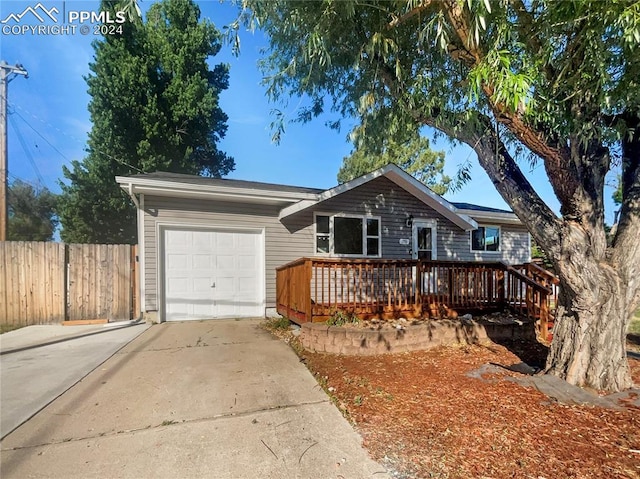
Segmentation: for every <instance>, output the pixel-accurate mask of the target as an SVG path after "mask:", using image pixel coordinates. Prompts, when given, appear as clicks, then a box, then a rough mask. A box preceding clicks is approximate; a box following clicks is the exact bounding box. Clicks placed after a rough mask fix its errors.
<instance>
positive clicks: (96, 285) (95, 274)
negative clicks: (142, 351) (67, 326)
mask: <svg viewBox="0 0 640 479" xmlns="http://www.w3.org/2000/svg"><path fill="white" fill-rule="evenodd" d="M135 261H136V256H135V250H134V249H133V248H132V247H131V246H130V245H78V244H71V245H65V244H63V243H43V242H24V241H5V242H0V324H12V325H22V326H26V325H30V324H52V323H61V322H62V321H64V320H65V319H68V320H78V319H108V320H110V321H115V320H125V319H130V318H131V317H132V316H137V315H138V313H137V309H136V307H134V303H136V302H137V301H138V298H137V286H138V282H137V278H136V274H137V268H136V264H135Z"/></svg>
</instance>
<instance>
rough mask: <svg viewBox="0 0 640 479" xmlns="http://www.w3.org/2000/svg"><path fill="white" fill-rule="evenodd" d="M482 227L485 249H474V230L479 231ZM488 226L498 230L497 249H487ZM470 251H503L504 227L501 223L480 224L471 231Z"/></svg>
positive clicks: (493, 252)
mask: <svg viewBox="0 0 640 479" xmlns="http://www.w3.org/2000/svg"><path fill="white" fill-rule="evenodd" d="M480 228H483V229H484V230H485V231H484V237H483V245H484V249H473V232H474V231H478V230H479V229H480ZM487 228H494V229H496V230H498V249H497V250H495V251H494V250H488V249H487V231H486V229H487ZM469 251H470V252H471V253H487V254H500V253H502V227H501V226H500V225H492V224H478V228H476V229H475V230H471V231H469Z"/></svg>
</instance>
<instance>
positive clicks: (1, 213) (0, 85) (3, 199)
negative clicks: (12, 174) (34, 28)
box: [0, 60, 29, 241]
mask: <svg viewBox="0 0 640 479" xmlns="http://www.w3.org/2000/svg"><path fill="white" fill-rule="evenodd" d="M18 75H22V76H24V77H25V78H29V73H28V72H27V70H25V68H24V67H23V66H22V65H20V64H19V63H18V64H16V65H9V64H8V63H7V62H5V61H4V60H2V61H0V241H6V240H7V223H8V221H9V212H8V208H7V188H8V186H7V176H8V175H7V171H8V167H7V151H8V150H7V103H8V101H7V85H8V84H9V82H10V81H11V80H13V79H14V78H15V77H16V76H18Z"/></svg>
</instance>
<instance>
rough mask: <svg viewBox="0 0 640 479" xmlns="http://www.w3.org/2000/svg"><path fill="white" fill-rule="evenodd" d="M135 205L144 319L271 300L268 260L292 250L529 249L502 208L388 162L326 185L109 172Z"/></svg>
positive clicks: (238, 311)
mask: <svg viewBox="0 0 640 479" xmlns="http://www.w3.org/2000/svg"><path fill="white" fill-rule="evenodd" d="M116 180H117V182H118V183H119V184H120V186H121V187H122V188H123V189H124V190H125V191H126V192H127V193H128V194H129V195H130V196H131V198H132V200H133V201H134V203H135V204H136V206H137V208H138V237H139V261H140V263H141V264H140V271H141V309H142V313H143V315H144V316H145V317H146V318H148V319H150V320H157V321H170V320H185V319H202V318H223V317H252V316H253V317H255V316H264V315H265V314H267V315H270V314H272V313H273V312H274V311H275V302H276V268H277V267H278V266H281V265H283V264H285V263H288V262H290V261H293V260H295V259H297V258H301V257H339V258H370V259H373V258H385V259H411V258H413V259H426V260H443V259H445V260H460V261H502V262H505V263H508V264H515V263H524V262H528V261H529V260H530V255H531V250H530V239H529V234H528V232H527V230H526V228H525V227H524V226H523V225H522V224H521V222H520V221H519V220H518V218H517V217H516V216H515V215H514V214H513V213H512V212H510V211H505V210H499V209H495V208H485V207H481V206H476V205H471V204H466V203H450V202H448V201H447V200H445V199H444V198H442V197H441V196H439V195H437V194H435V193H433V192H432V191H431V190H430V189H429V188H428V187H426V186H425V185H424V184H422V183H421V182H419V181H418V180H416V179H415V178H413V177H412V176H410V175H409V174H407V173H406V172H404V171H403V170H402V169H400V168H398V167H397V166H395V165H387V166H385V167H383V168H380V169H378V170H376V171H374V172H371V173H369V174H367V175H364V176H361V177H359V178H356V179H354V180H352V181H350V182H348V183H345V184H342V185H339V186H336V187H335V188H331V189H328V190H322V189H315V188H302V187H295V186H285V185H276V184H267V183H257V182H251V181H241V180H231V179H219V178H204V177H199V176H192V175H182V174H175V173H162V172H157V173H149V174H140V175H134V176H129V177H117V178H116Z"/></svg>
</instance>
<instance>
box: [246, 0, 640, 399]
mask: <svg viewBox="0 0 640 479" xmlns="http://www.w3.org/2000/svg"><path fill="white" fill-rule="evenodd" d="M242 6H243V12H242V15H241V17H240V19H241V20H244V24H246V25H249V26H250V27H256V26H259V27H260V28H262V29H263V30H264V31H265V32H266V34H267V35H268V36H269V38H270V43H271V48H270V49H269V50H268V52H267V55H266V57H265V58H264V60H263V63H262V65H263V68H264V69H265V71H266V72H267V74H268V77H267V85H268V90H267V92H268V95H269V96H270V97H271V98H272V99H274V100H276V101H278V100H283V99H285V100H286V99H287V98H291V97H296V98H297V97H302V98H305V95H306V98H309V101H310V104H309V106H308V108H307V109H306V110H304V111H303V112H302V114H301V117H300V119H302V120H306V119H310V118H311V117H313V116H314V115H319V114H321V113H322V112H323V111H324V110H325V109H326V105H325V101H326V99H330V101H331V104H332V105H331V107H332V109H334V110H335V111H337V112H338V113H340V114H341V115H342V116H344V117H356V118H358V119H359V122H360V125H359V128H358V129H357V131H356V133H357V135H358V136H359V140H360V141H368V142H371V141H374V142H375V141H382V139H383V138H397V137H401V136H402V135H404V134H406V132H407V131H413V132H416V131H418V130H419V129H420V128H423V127H424V126H429V127H432V128H434V129H435V130H437V131H439V132H440V133H442V134H444V135H446V136H448V137H449V138H451V139H452V140H453V141H456V142H462V143H465V144H467V145H469V146H470V147H471V148H473V150H475V152H476V154H477V157H478V161H479V163H480V165H481V166H482V167H483V168H484V169H485V171H486V172H487V174H488V175H489V177H490V178H491V180H492V182H493V184H494V185H495V187H496V188H497V189H498V191H499V192H500V194H501V195H502V197H503V198H504V199H505V201H506V202H507V203H508V204H509V205H510V206H511V208H512V209H513V211H514V212H515V213H516V214H517V215H518V217H519V218H520V220H521V221H522V222H523V223H524V224H525V225H526V226H527V227H528V229H529V231H530V232H531V234H532V236H533V237H534V239H535V241H536V243H537V244H538V245H540V247H541V248H543V250H544V251H545V252H546V253H547V255H548V256H549V258H550V260H551V261H552V262H553V264H554V268H555V271H556V273H557V274H558V275H559V278H560V281H561V291H562V294H561V295H560V297H559V304H558V309H557V312H556V316H557V317H556V322H555V326H554V341H553V343H552V345H551V352H550V355H549V361H548V364H547V371H548V372H549V373H552V374H556V375H558V376H560V377H563V378H565V379H567V380H568V381H569V382H571V383H573V384H578V385H585V386H591V387H593V388H595V389H599V390H610V391H615V390H619V389H624V388H626V387H629V386H630V385H631V377H630V374H629V368H628V364H627V361H626V354H625V344H624V334H625V332H626V327H627V324H628V321H629V319H630V318H631V314H632V313H633V311H635V309H636V307H637V306H638V305H639V304H640V242H638V240H637V239H638V237H640V212H639V209H640V207H639V206H638V205H640V135H639V134H638V131H640V88H639V85H638V82H639V79H640V53H639V52H640V2H638V1H629V0H610V1H607V2H601V1H592V0H574V1H571V2H558V1H545V0H533V1H529V2H525V1H522V0H515V1H490V0H441V1H437V2H436V1H430V0H409V1H367V0H361V1H339V2H338V1H332V0H324V1H315V2H302V1H295V2H294V1H292V2H287V1H273V2H262V1H260V0H245V1H243V2H242ZM239 24H240V23H239V22H237V23H236V24H235V26H239ZM296 101H298V100H297V99H296ZM537 163H542V165H543V166H544V171H545V172H546V173H547V176H548V179H549V182H550V183H551V185H552V187H553V190H554V192H555V195H556V196H557V198H558V201H559V203H560V215H558V214H556V213H555V212H554V211H552V210H551V208H549V206H548V205H547V204H546V203H545V202H544V201H543V200H542V198H541V197H540V196H539V194H538V193H537V192H536V191H535V189H534V188H533V186H532V185H531V183H530V181H529V179H528V178H527V174H528V173H527V172H528V171H529V170H530V169H531V168H530V165H531V164H537ZM616 163H617V164H620V165H621V168H622V192H623V194H622V198H623V203H622V207H621V213H620V221H619V227H618V228H617V231H616V233H615V237H614V238H613V241H612V243H611V245H610V246H609V245H608V244H607V238H606V234H605V228H604V184H605V176H606V175H607V173H608V172H609V171H610V170H611V168H612V165H614V164H616Z"/></svg>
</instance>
